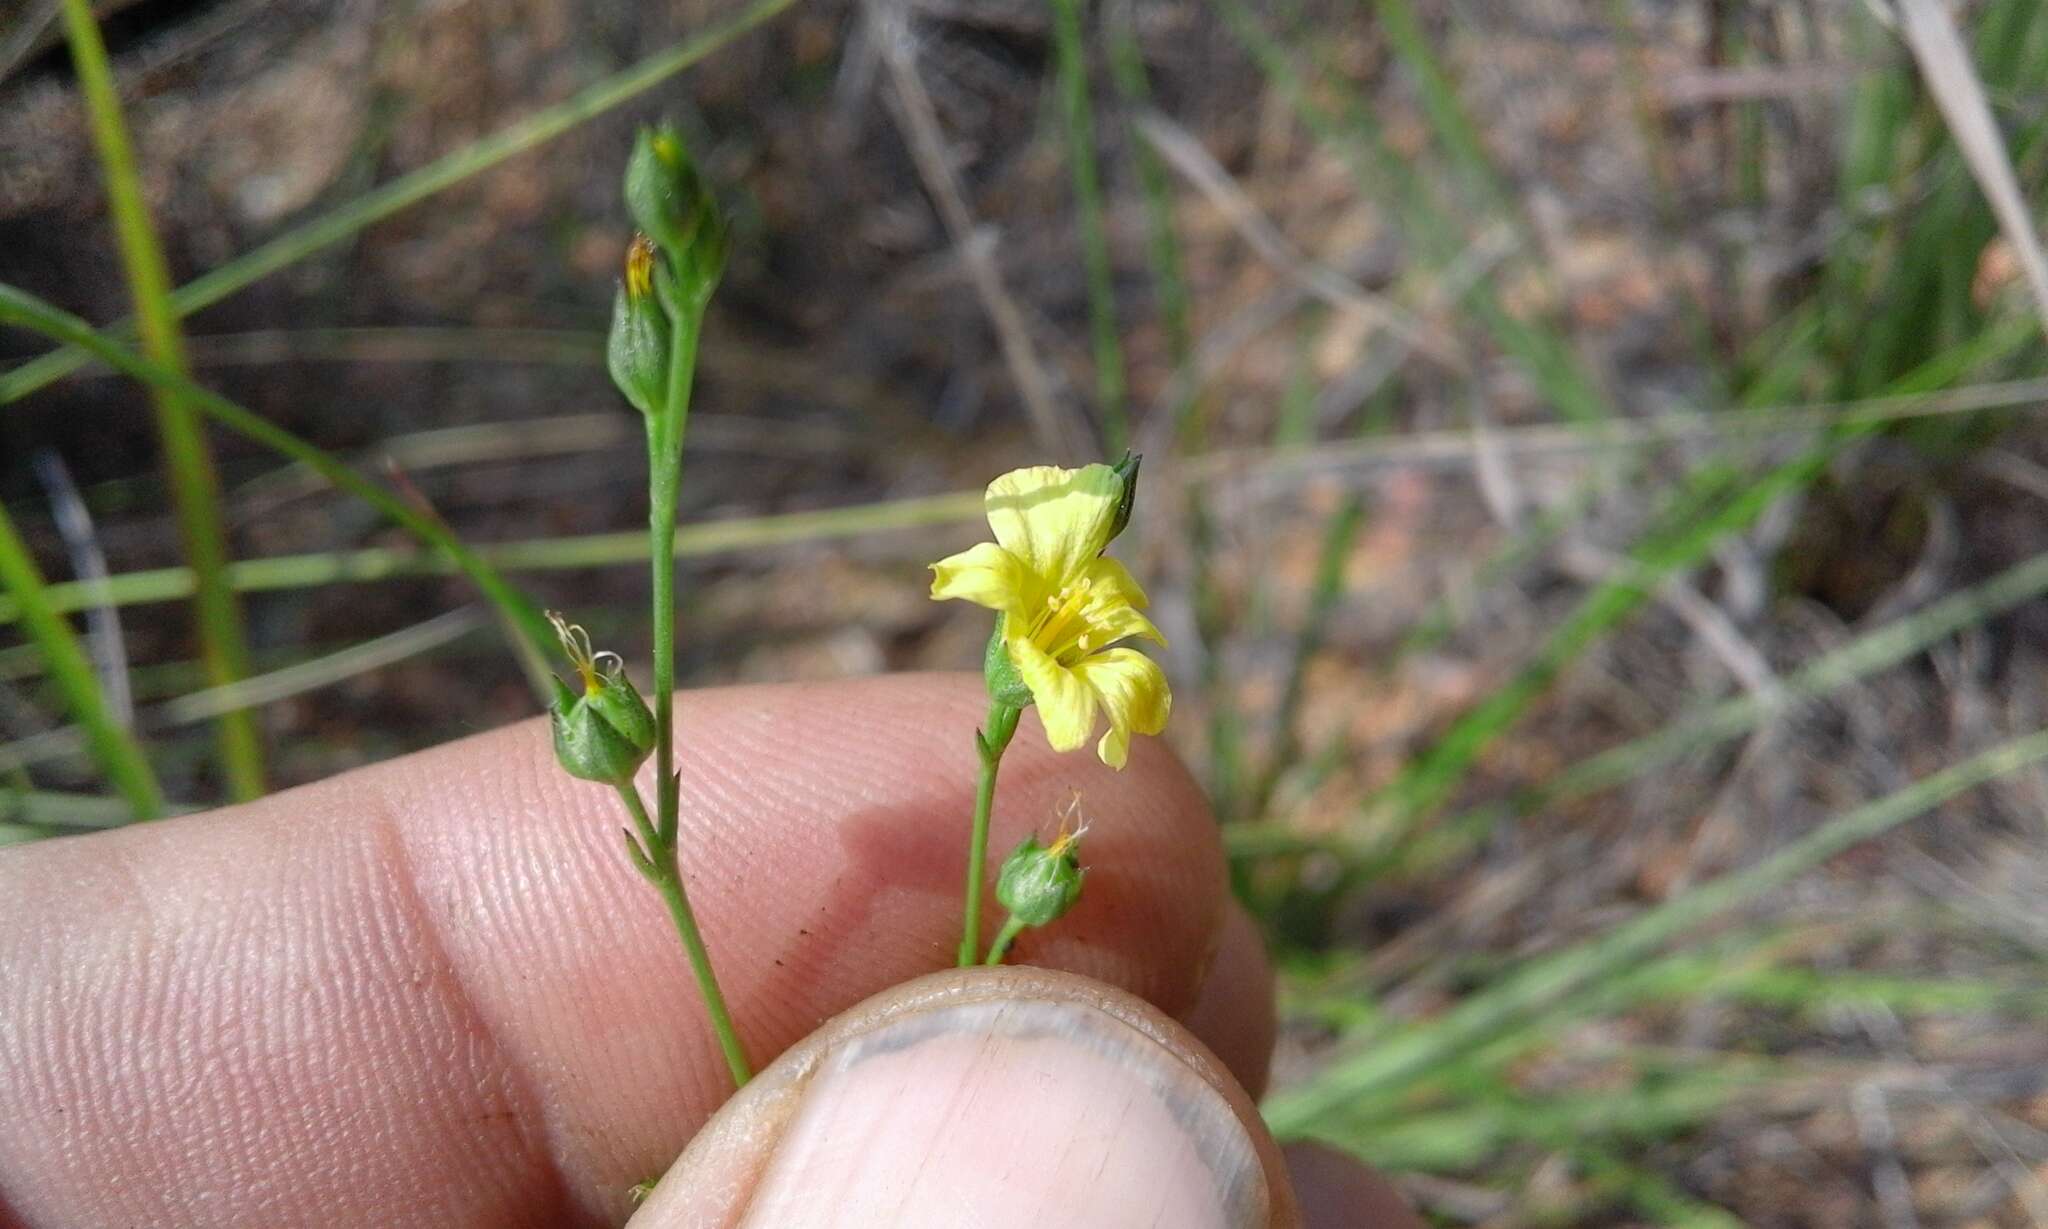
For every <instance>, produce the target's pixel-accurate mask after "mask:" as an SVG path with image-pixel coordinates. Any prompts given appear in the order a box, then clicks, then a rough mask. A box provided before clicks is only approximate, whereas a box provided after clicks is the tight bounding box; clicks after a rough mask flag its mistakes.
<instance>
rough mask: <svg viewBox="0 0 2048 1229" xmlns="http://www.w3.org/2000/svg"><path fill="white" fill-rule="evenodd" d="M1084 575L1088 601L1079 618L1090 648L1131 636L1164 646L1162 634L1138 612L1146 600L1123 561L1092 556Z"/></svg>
mask: <svg viewBox="0 0 2048 1229" xmlns="http://www.w3.org/2000/svg"><path fill="white" fill-rule="evenodd" d="M1087 576H1088V580H1089V583H1090V590H1089V601H1088V610H1087V612H1086V613H1085V614H1084V615H1083V619H1084V621H1085V622H1086V623H1087V625H1088V636H1087V641H1088V647H1089V648H1090V649H1101V648H1107V647H1109V646H1110V645H1112V644H1115V643H1116V642H1117V641H1119V640H1128V639H1130V638H1132V637H1134V636H1135V637H1138V638H1140V639H1144V640H1150V641H1153V642H1154V643H1156V644H1158V645H1160V646H1161V647H1164V646H1165V644H1166V637H1164V636H1162V635H1160V634H1159V629H1158V628H1156V627H1154V626H1153V625H1152V620H1150V619H1148V618H1146V617H1145V616H1144V615H1142V614H1139V613H1138V612H1139V611H1141V610H1143V609H1145V607H1146V606H1147V605H1148V604H1149V603H1148V602H1147V601H1146V599H1145V590H1144V589H1142V588H1140V587H1139V585H1138V581H1137V579H1136V578H1135V577H1133V576H1132V575H1131V574H1130V572H1129V570H1128V569H1126V568H1125V567H1124V565H1123V564H1121V563H1118V562H1117V561H1116V560H1114V559H1111V558H1109V557H1108V556H1104V557H1102V558H1100V559H1093V560H1090V561H1089V563H1088V571H1087Z"/></svg>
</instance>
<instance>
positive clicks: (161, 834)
mask: <svg viewBox="0 0 2048 1229" xmlns="http://www.w3.org/2000/svg"><path fill="white" fill-rule="evenodd" d="M984 705H985V700H984V698H983V697H982V695H981V694H980V688H979V684H978V682H977V681H974V680H969V679H962V678H929V677H927V678H890V679H878V680H872V681H867V682H862V683H847V684H831V685H817V686H793V687H776V688H753V689H735V690H728V691H718V692H709V693H702V694H694V695H686V696H684V697H682V698H681V700H680V703H679V707H678V734H677V738H678V743H679V746H680V747H681V755H680V762H681V764H682V766H683V781H682V832H683V846H684V849H683V861H684V864H685V866H686V867H687V868H688V872H689V874H688V880H689V889H690V892H691V895H692V897H693V900H694V902H695V904H696V907H697V911H698V913H699V915H700V919H701V921H702V924H703V928H704V932H705V935H706V939H707V941H708V943H709V945H710V948H711V951H712V953H713V957H714V960H715V961H716V962H717V965H718V969H719V971H720V974H721V976H722V978H723V980H724V983H725V988H726V991H727V995H728V998H729V1000H730V1002H731V1006H732V1010H733V1013H734V1015H735V1016H736V1017H737V1019H738V1021H739V1025H740V1031H741V1034H742V1036H743V1038H744V1041H745V1044H746V1047H747V1049H748V1050H749V1052H750V1053H752V1054H753V1055H754V1056H756V1059H757V1061H758V1060H766V1059H767V1058H769V1057H771V1056H772V1055H774V1054H776V1053H777V1052H779V1051H780V1050H782V1049H783V1048H784V1047H786V1046H788V1045H789V1044H791V1043H793V1042H794V1041H795V1040H796V1039H798V1038H800V1037H802V1036H804V1035H805V1034H807V1033H809V1032H810V1031H811V1030H812V1029H813V1028H815V1027H816V1026H817V1024H818V1023H819V1022H820V1021H821V1020H823V1019H825V1018H827V1017H829V1016H831V1015H833V1014H834V1013H836V1012H837V1011H839V1010H841V1009H843V1008H844V1007H846V1006H847V1005H849V1004H851V1003H855V1002H858V1001H859V1000H861V999H862V998H864V997H866V996H867V995H869V994H871V993H873V992H875V991H877V990H879V989H882V988H884V987H887V986H890V985H893V984H896V983H898V982H900V981H903V980H906V979H908V978H910V977H913V976H916V975H918V974H920V973H924V972H928V971H930V970H932V969H935V968H940V967H943V966H945V965H947V964H949V963H951V955H952V951H953V948H954V944H955V942H956V939H957V935H958V928H959V919H958V910H959V904H958V902H959V899H960V895H959V894H960V880H961V876H962V873H963V867H964V845H965V839H964V838H965V835H966V827H967V823H966V817H967V815H968V813H969V809H970V800H971V791H972V788H973V778H974V773H975V768H976V763H977V761H976V758H975V753H974V749H973V745H972V740H971V737H970V731H971V730H972V728H973V726H974V724H975V722H976V721H977V720H978V719H979V717H980V714H981V711H982V708H983V707H984ZM1074 789H1079V790H1080V791H1081V792H1082V795H1083V799H1084V803H1083V805H1084V807H1085V809H1086V810H1087V812H1088V814H1089V817H1090V819H1091V821H1092V823H1093V827H1092V830H1091V832H1090V836H1089V839H1088V846H1087V857H1088V859H1089V862H1090V864H1091V866H1092V868H1093V869H1092V870H1091V872H1090V877H1089V880H1088V889H1087V891H1086V892H1085V893H1084V894H1083V897H1082V900H1081V902H1080V904H1079V905H1078V906H1077V907H1076V908H1075V910H1074V911H1073V912H1072V913H1071V914H1069V915H1068V916H1067V917H1066V918H1063V919H1062V920H1061V921H1060V922H1059V923H1058V925H1057V926H1056V927H1054V928H1052V929H1050V930H1049V931H1047V932H1045V935H1044V938H1043V941H1036V942H1034V943H1033V944H1032V945H1030V947H1029V948H1028V954H1029V956H1030V957H1031V958H1032V959H1033V960H1035V961H1039V962H1043V963H1047V964H1051V965H1056V966H1059V967H1063V968H1068V969H1072V970H1075V971H1078V972H1083V973H1086V974H1088V975H1090V976H1092V977H1095V978H1097V979H1100V980H1102V981H1105V982H1107V983H1109V984H1112V985H1115V986H1120V987H1122V988H1124V989H1127V990H1130V991H1133V992H1135V993H1137V994H1139V995H1140V996H1142V997H1144V998H1146V999H1148V1000H1150V1001H1152V1002H1154V1003H1156V1004H1158V1005H1160V1006H1161V1007H1163V1008H1166V1009H1167V1010H1169V1011H1178V1010H1183V1009H1185V1008H1187V1007H1188V1006H1190V1005H1191V1003H1192V1002H1193V998H1194V995H1195V992H1196V990H1197V988H1198V987H1197V980H1196V979H1197V976H1198V970H1199V967H1200V965H1201V963H1202V958H1203V956H1204V955H1205V954H1206V953H1207V952H1208V951H1209V950H1210V949H1211V948H1212V947H1213V945H1214V944H1215V942H1216V928H1217V926H1218V925H1219V922H1220V917H1221V904H1222V897H1223V886H1222V885H1223V874H1222V863H1221V855H1220V852H1219V851H1218V848H1217V845H1216V842H1215V838H1214V834H1213V823H1212V821H1211V820H1210V819H1209V817H1208V816H1207V814H1206V812H1205V809H1204V806H1203V803H1202V800H1201V798H1200V796H1199V794H1198V792H1197V790H1196V788H1195V787H1194V785H1193V784H1192V782H1191V781H1190V780H1189V779H1188V777H1187V775H1186V773H1185V772H1184V771H1183V770H1182V769H1180V768H1179V767H1178V766H1177V765H1176V764H1175V763H1174V762H1173V761H1172V758H1171V756H1170V755H1168V754H1167V753H1166V752H1164V751H1163V750H1160V749H1159V748H1158V747H1157V745H1156V744H1151V743H1150V742H1149V740H1140V745H1139V746H1138V747H1136V748H1134V752H1133V755H1132V760H1131V766H1130V768H1129V769H1128V770H1127V771H1125V772H1123V773H1120V774H1118V773H1111V772H1109V771H1108V770H1106V769H1104V768H1102V767H1101V766H1100V765H1099V764H1097V763H1096V762H1095V761H1094V760H1092V759H1091V758H1088V757H1085V756H1082V755H1068V756H1055V755H1053V754H1051V753H1050V752H1049V751H1047V750H1046V749H1045V746H1044V742H1043V738H1042V735H1040V734H1038V732H1037V730H1036V726H1035V721H1032V722H1027V725H1026V727H1025V729H1024V730H1023V731H1021V732H1020V734H1019V736H1018V738H1017V740H1016V742H1015V744H1013V746H1012V748H1011V750H1010V752H1009V754H1008V755H1007V756H1006V757H1005V759H1004V762H1003V766H1002V775H1001V787H1000V789H999V791H998V801H997V808H996V825H995V829H996V836H995V841H994V848H996V849H998V850H1001V849H1006V848H1008V846H1009V845H1010V844H1011V843H1013V842H1014V841H1016V840H1017V839H1019V838H1020V837H1021V836H1022V835H1023V834H1024V833H1025V832H1026V831H1027V830H1031V829H1033V828H1037V829H1038V830H1040V831H1045V830H1047V829H1049V827H1050V826H1051V822H1052V816H1053V814H1054V812H1055V810H1056V808H1057V807H1059V806H1060V805H1061V804H1062V803H1064V802H1065V800H1066V799H1067V798H1068V796H1069V794H1070V792H1071V791H1072V790H1074ZM618 824H619V814H618V803H617V800H616V799H615V798H614V797H612V796H611V795H610V794H609V793H608V792H607V791H606V790H604V789H602V788H599V787H596V786H591V785H587V784H585V783H582V782H577V781H572V780H569V779H568V778H566V777H565V776H564V775H563V774H562V773H561V772H560V771H559V770H558V769H556V768H555V767H554V765H553V763H552V757H551V753H550V750H549V745H548V735H547V730H546V727H545V725H544V724H542V723H537V722H529V723H526V724H523V725H520V726H515V727H512V728H510V729H507V730H502V731H498V732H496V733H493V734H489V735H484V736H481V737H478V738H475V739H471V740H467V741H465V742H463V743H460V744H456V745H454V746H450V747H446V748H442V749H439V750H437V751H434V752H428V753H424V754H421V755H417V756H412V757H408V758H406V759H402V760H399V761H395V762H392V763H390V764H386V765H381V766H378V767H375V768H371V769H366V770H363V771H361V772H357V773H353V774H350V775H348V776H345V777H341V778H337V779H335V780H333V781H328V782H324V783H321V784H319V785H315V786H309V787H306V788H304V789H300V790H295V791H292V792H290V793H287V794H283V795H280V796H278V797H275V798H272V799H269V800H266V801H265V802H263V803H259V804H254V805H251V806H247V807H241V808H235V809H232V810H229V811H225V812H221V813H218V814H216V815H212V816H208V817H199V818H194V819H189V820H175V821H172V822H170V823H165V824H154V825H146V826H142V827H138V828H134V829H129V830H125V831H122V832H119V833H112V834H106V835H103V836H93V837H86V838H80V839H73V840H64V841H56V842H49V843H45V844H42V845H37V846H30V847H26V848H24V849H20V850H16V851H12V852H10V853H9V854H8V855H7V856H5V857H4V858H0V899H6V900H8V901H9V902H10V903H11V904H13V905H14V910H13V912H14V915H15V916H17V917H23V918H34V919H36V925H35V926H34V927H32V928H31V927H16V928H10V929H9V930H8V931H7V932H5V933H4V934H0V1021H5V1022H6V1027H5V1028H0V1207H6V1208H11V1209H12V1210H13V1212H14V1213H15V1214H16V1216H17V1217H18V1218H20V1219H21V1220H23V1221H24V1222H26V1223H29V1224H134V1223H140V1224H197V1223H206V1224H212V1225H234V1224H244V1223H265V1224H269V1223H277V1222H278V1221H279V1220H280V1219H282V1220H296V1219H303V1217H304V1216H305V1215H306V1213H307V1210H308V1209H318V1210H319V1215H320V1218H321V1220H322V1221H323V1222H324V1223H325V1224H327V1225H330V1226H347V1225H370V1224H374V1225H380V1226H381V1225H404V1224H413V1223H422V1224H424V1223H433V1224H436V1225H464V1224H490V1225H519V1224H550V1225H555V1224H563V1223H569V1224H575V1223H605V1222H610V1223H615V1222H616V1221H617V1220H618V1219H620V1218H621V1217H623V1215H624V1213H625V1210H626V1207H627V1204H626V1200H625V1194H624V1192H625V1191H626V1189H627V1188H628V1187H629V1186H631V1185H632V1184H634V1183H636V1182H639V1181H642V1180H645V1179H647V1178H649V1177H652V1176H654V1175H655V1174H658V1173H660V1172H661V1170H662V1168H663V1167H664V1166H666V1164H667V1163H668V1161H669V1160H670V1159H672V1158H673V1157H674V1155H675V1153H676V1151H677V1150H678V1149H679V1148H680V1147H681V1146H682V1144H683V1143H684V1142H685V1141H686V1140H688V1139H689V1138H690V1136H691V1135H692V1134H693V1133H694V1132H695V1130H696V1129H697V1127H698V1126H699V1125H700V1124H701V1123H702V1122H703V1120H704V1119H705V1117H706V1116H708V1115H709V1113H710V1112H711V1110H712V1109H713V1108H714V1107H715V1106H716V1105H717V1104H718V1103H719V1102H720V1101H722V1100H723V1099H724V1098H725V1096H726V1095H727V1092H728V1086H727V1081H726V1077H725V1074H724V1067H723V1064H722V1062H721V1061H720V1059H719V1055H718V1049H717V1047H716V1044H715V1042H714V1040H713V1038H712V1037H711V1035H710V1033H709V1031H708V1030H707V1028H706V1027H705V1024H704V1012H703V1006H702V1003H701V1001H700V1000H699V998H698V996H697V994H696V991H695V989H694V987H693V985H692V984H691V982H690V980H689V978H688V975H687V973H686V971H685V965H684V963H683V961H682V959H681V955H680V952H679V950H678V947H677V943H676V937H675V935H674V933H673V931H672V929H671V927H670V922H669V919H668V917H667V915H666V914H665V912H664V911H663V907H662V905H661V903H660V901H659V899H658V898H657V896H656V895H655V893H653V892H652V891H650V890H648V888H647V886H646V885H645V884H644V883H642V882H641V881H640V879H639V878H638V877H637V876H636V875H635V874H634V873H633V872H632V871H631V870H630V869H629V868H628V866H627V864H626V861H625V857H624V851H623V849H622V848H621V843H620V837H619V831H618ZM990 922H991V924H992V922H993V917H991V919H990Z"/></svg>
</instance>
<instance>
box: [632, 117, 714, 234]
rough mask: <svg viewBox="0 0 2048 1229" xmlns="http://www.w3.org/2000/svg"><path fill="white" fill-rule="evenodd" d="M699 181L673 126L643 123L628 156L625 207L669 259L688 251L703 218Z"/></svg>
mask: <svg viewBox="0 0 2048 1229" xmlns="http://www.w3.org/2000/svg"><path fill="white" fill-rule="evenodd" d="M703 195H704V194H703V191H702V184H701V183H700V181H699V180H698V178H697V168H696V167H695V166H694V165H693V164H692V163H691V161H690V155H689V151H688V150H686V149H685V148H684V147H683V141H682V137H681V136H680V135H679V134H677V132H676V130H675V129H674V128H673V127H671V126H669V125H667V124H663V125H662V126H661V127H660V128H642V129H641V130H640V131H639V133H638V134H636V135H635V136H634V138H633V154H632V156H631V157H629V158H628V159H626V208H627V210H628V211H630V212H631V213H632V215H633V222H634V224H635V225H637V226H638V227H639V228H640V229H641V230H644V231H646V232H647V233H648V235H650V236H652V237H653V239H654V241H655V242H656V243H658V244H660V245H661V248H662V250H663V251H665V252H667V253H668V254H669V256H670V258H671V259H674V258H675V257H676V256H677V254H679V253H681V252H685V251H688V250H689V247H690V242H691V240H692V239H694V238H695V237H696V233H697V228H698V227H699V226H701V225H702V224H703V222H704V209H703V208H702V206H703V203H704V202H703Z"/></svg>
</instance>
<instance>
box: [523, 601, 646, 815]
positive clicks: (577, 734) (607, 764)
mask: <svg viewBox="0 0 2048 1229" xmlns="http://www.w3.org/2000/svg"><path fill="white" fill-rule="evenodd" d="M548 620H549V621H550V622H551V623H553V624H554V625H555V633H556V635H558V636H560V637H561V640H562V648H563V650H564V651H566V652H567V653H568V655H569V661H570V664H572V665H574V666H575V667H576V672H577V674H578V675H579V676H580V677H581V679H582V681H583V691H582V694H580V695H579V694H577V692H576V691H574V690H573V689H571V688H570V687H569V685H568V684H566V683H564V682H562V680H560V679H556V680H555V681H554V682H555V702H554V703H553V704H552V705H550V706H549V710H548V711H549V716H550V717H551V719H552V720H551V724H552V725H553V727H554V735H555V759H556V761H557V762H559V763H560V764H561V766H562V770H563V771H564V772H567V773H568V774H569V775H570V776H572V777H576V778H579V779H581V780H584V781H602V782H605V783H606V784H615V783H617V782H620V781H625V780H627V779H629V778H631V777H632V775H633V772H634V770H635V769H637V768H639V767H640V765H641V764H643V763H645V762H646V761H647V757H648V756H649V755H651V754H653V752H654V733H655V729H654V714H653V713H652V712H650V711H648V708H647V701H645V700H643V699H641V698H640V693H639V692H638V691H636V690H634V688H633V680H631V679H629V678H627V677H626V671H625V667H624V666H623V664H621V663H620V662H619V659H618V656H617V655H616V654H613V653H593V652H591V651H590V637H589V636H588V635H587V634H585V632H584V631H583V629H582V628H580V627H576V626H573V625H571V624H569V623H567V622H565V621H564V620H563V618H562V616H560V615H558V614H553V613H550V614H549V615H548Z"/></svg>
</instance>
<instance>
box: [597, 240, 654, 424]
mask: <svg viewBox="0 0 2048 1229" xmlns="http://www.w3.org/2000/svg"><path fill="white" fill-rule="evenodd" d="M658 260H659V257H658V256H657V255H656V254H655V251H654V241H653V240H651V239H649V238H648V237H647V236H646V235H635V236H633V242H632V245H631V246H630V247H628V248H627V249H626V278H625V281H624V282H623V283H622V284H621V285H620V286H619V293H618V297H617V298H616V299H614V300H613V301H612V331H611V337H610V339H609V340H608V341H607V342H606V346H605V359H606V362H607V365H609V366H610V368H611V373H612V383H614V384H617V385H618V386H619V391H620V392H622V393H624V394H625V395H626V400H627V401H630V402H632V404H633V408H634V409H636V410H639V411H640V412H641V413H642V414H652V413H653V412H654V411H655V409H656V408H657V407H659V406H660V405H662V404H663V403H664V402H665V401H666V400H667V398H668V361H669V320H668V313H667V312H665V311H663V310H662V306H661V304H660V303H659V302H657V301H656V300H655V296H654V275H655V264H656V262H657V261H658Z"/></svg>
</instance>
